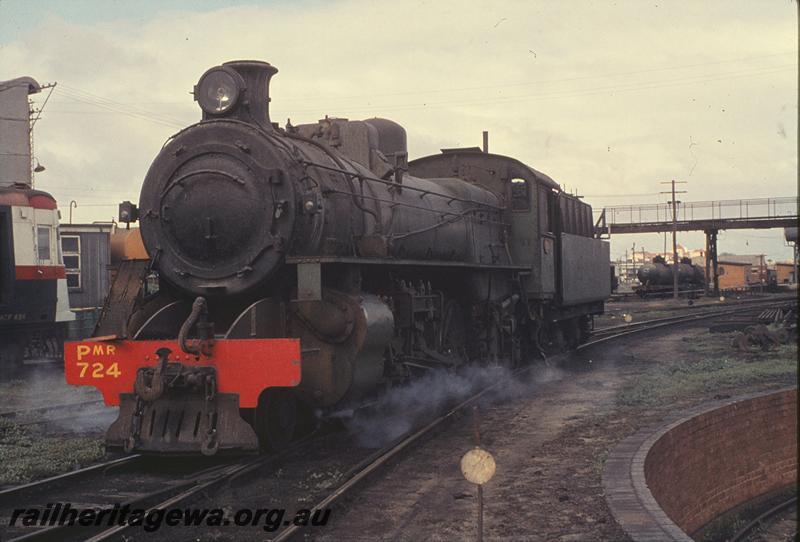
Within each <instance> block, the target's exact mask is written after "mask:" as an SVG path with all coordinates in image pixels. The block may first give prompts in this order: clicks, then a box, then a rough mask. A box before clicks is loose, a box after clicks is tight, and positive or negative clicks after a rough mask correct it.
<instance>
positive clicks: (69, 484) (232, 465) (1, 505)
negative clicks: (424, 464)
mask: <svg viewBox="0 0 800 542" xmlns="http://www.w3.org/2000/svg"><path fill="white" fill-rule="evenodd" d="M765 303H769V304H774V301H769V302H765ZM759 308H760V306H759V307H755V306H754V305H753V304H748V305H747V306H738V307H726V308H725V309H721V310H714V311H705V312H703V313H702V314H696V315H693V316H691V317H687V316H685V315H682V316H675V317H668V318H662V319H657V320H649V321H643V322H638V323H637V324H636V325H633V324H631V325H626V326H617V327H616V328H615V329H613V330H612V329H607V330H604V333H603V336H602V337H596V338H594V339H593V340H591V341H590V342H589V343H586V344H584V345H582V347H581V349H583V348H588V347H590V346H594V345H596V344H599V343H602V342H606V341H610V340H612V339H616V338H620V337H624V336H628V335H631V334H633V333H639V332H644V331H650V330H652V329H657V328H662V327H668V326H672V325H679V324H683V323H686V322H690V321H694V320H702V319H709V318H714V317H718V316H723V315H727V314H731V313H734V312H739V311H743V310H758V309H759ZM567 355H568V354H560V355H558V356H554V357H555V358H556V359H558V358H562V357H565V356H567ZM532 367H533V365H528V366H525V367H523V368H520V369H518V370H517V371H516V372H515V376H522V375H523V373H525V372H527V371H529V370H531V368H532ZM502 385H503V382H496V383H494V384H491V385H488V386H486V387H484V388H482V389H480V390H478V391H477V392H476V393H474V394H472V395H470V396H469V397H467V398H465V399H463V400H461V401H460V402H459V403H458V404H456V405H455V406H451V407H450V408H448V409H447V410H446V411H445V412H444V413H442V414H440V415H438V416H437V417H436V418H435V419H433V420H431V421H429V422H427V423H426V424H425V425H424V426H423V427H421V428H420V427H418V428H415V429H412V430H410V431H408V432H406V433H405V434H403V436H401V437H399V438H398V439H395V440H394V441H392V442H391V443H390V444H388V445H386V446H384V447H382V448H380V449H379V450H378V451H375V452H372V453H367V452H363V451H362V453H360V454H359V455H358V457H356V456H355V455H353V454H351V453H349V452H348V451H347V450H346V449H345V450H344V451H340V453H341V454H342V455H347V456H349V457H348V459H349V461H350V463H349V466H348V467H347V468H346V469H345V473H344V474H343V475H342V476H340V477H338V478H337V479H336V480H335V483H332V484H330V488H326V489H325V490H323V491H316V492H310V493H314V494H313V495H309V497H310V498H311V499H312V500H310V501H309V504H310V502H313V503H314V504H313V506H311V507H310V511H311V512H312V513H314V512H318V511H323V510H325V509H330V508H331V507H332V506H333V505H334V504H335V503H337V502H339V501H340V500H341V499H342V498H344V497H346V496H350V495H352V494H353V493H354V491H355V490H356V488H357V487H359V486H360V484H361V483H363V482H364V480H366V479H368V478H369V477H371V476H374V475H376V473H378V472H379V471H380V470H381V469H382V468H383V467H384V466H386V465H387V464H389V463H390V462H391V461H392V460H393V459H396V458H397V457H398V456H400V455H401V454H402V453H403V452H405V451H407V450H408V449H410V448H411V447H412V446H413V445H414V444H416V443H418V442H420V441H421V440H422V439H423V438H424V437H425V436H427V435H430V434H431V433H433V432H434V431H435V430H436V429H438V428H441V427H442V426H443V425H444V424H445V423H446V422H448V421H449V420H452V419H453V418H455V417H456V416H458V415H459V414H460V413H463V412H465V411H466V410H467V409H468V408H469V407H471V406H473V405H475V404H476V403H477V402H479V401H480V400H481V399H482V398H484V397H485V396H487V395H488V394H490V393H491V392H492V391H494V390H495V389H496V388H497V387H498V386H502ZM314 438H315V437H314V436H313V435H312V437H309V438H308V439H304V440H302V441H299V442H298V443H296V444H295V445H294V446H292V447H291V448H290V449H288V450H286V451H284V452H281V453H279V454H273V455H267V456H260V457H255V458H250V459H241V460H237V461H232V462H224V463H218V464H204V465H200V466H197V467H195V468H187V467H186V466H185V465H184V469H186V470H185V471H184V472H181V470H180V469H178V472H177V473H176V472H175V471H172V470H169V471H167V472H162V473H153V472H148V471H147V470H144V471H143V470H142V469H140V468H135V469H134V467H141V466H144V465H145V463H142V462H143V461H145V459H146V458H142V457H141V456H131V457H128V458H123V459H118V460H114V461H110V462H107V463H104V464H100V465H95V466H93V467H89V468H87V469H82V471H76V472H75V473H69V474H67V475H62V476H60V477H54V478H52V479H48V480H43V481H41V482H34V483H32V484H27V485H26V486H21V487H19V488H13V489H10V490H6V491H4V492H0V510H2V512H0V517H2V518H8V517H9V512H10V510H9V508H10V507H11V505H12V504H13V508H28V507H39V508H41V509H43V508H44V507H45V506H46V505H45V504H44V503H53V502H70V503H72V506H73V507H86V508H95V509H100V508H110V507H113V506H114V505H115V504H116V505H119V506H122V505H124V504H128V505H129V506H131V507H138V508H141V509H143V510H152V509H161V510H164V509H169V508H174V507H176V506H178V505H184V504H190V503H191V504H195V503H196V501H198V500H203V499H205V500H206V501H210V502H211V503H212V504H215V505H216V501H214V500H212V496H213V495H215V492H217V491H218V490H220V488H223V487H224V488H227V490H230V488H231V487H232V486H231V483H232V482H233V481H235V480H237V479H245V478H246V479H247V483H251V482H252V481H253V480H255V479H258V478H263V477H269V476H272V477H276V478H277V477H279V476H283V477H284V479H289V478H291V476H289V475H287V471H288V470H290V469H291V467H286V469H287V470H286V471H284V470H283V467H282V465H283V466H284V467H285V466H286V463H284V460H289V461H288V462H289V463H291V460H293V459H294V460H296V465H299V464H302V463H303V462H305V460H306V456H307V455H308V454H310V453H311V451H312V450H313V449H314V448H313V447H311V446H310V444H311V442H312V441H313V440H314ZM336 440H341V439H340V438H337V439H336ZM317 448H320V447H319V446H317ZM317 451H319V450H317ZM326 453H327V451H322V452H320V455H321V456H323V457H324V456H325V454H326ZM298 458H300V459H298ZM321 464H325V463H324V460H323V462H322V463H321ZM132 469H133V470H132ZM115 471H117V472H115ZM303 475H304V474H303V472H302V469H300V468H299V467H298V471H297V472H296V473H295V474H293V476H294V477H295V478H301V477H302V476H303ZM134 479H135V483H133V482H132V480H134ZM134 486H135V490H134ZM115 487H129V488H131V490H129V491H113V490H111V491H109V490H108V489H107V488H115ZM299 487H301V488H302V487H304V486H303V484H300V486H299ZM104 488H106V489H104ZM246 493H247V492H246ZM59 495H61V496H60V497H59ZM98 498H100V500H101V502H100V503H99V504H98V502H97V501H98ZM237 498H238V497H237V496H236V494H235V493H234V495H233V496H232V498H231V501H232V502H239V501H237ZM134 529H140V528H139V527H132V526H129V525H118V526H113V527H110V528H98V527H87V528H79V527H74V526H72V527H69V526H68V527H58V526H56V527H47V528H34V529H31V528H19V527H17V528H16V530H11V531H10V532H7V533H5V534H4V536H3V540H20V541H22V540H90V541H92V542H100V541H103V540H121V539H123V538H122V536H123V534H124V533H127V532H130V531H133V530H134ZM169 530H170V529H167V530H166V531H169ZM302 530H303V527H302V526H298V525H295V524H293V523H289V524H285V525H283V526H282V528H281V529H280V530H278V531H277V532H274V533H272V536H273V538H272V540H276V541H286V540H290V539H293V538H294V537H296V536H297V535H299V534H300V533H301V532H302ZM229 533H230V531H229ZM148 534H150V533H148ZM155 534H157V535H158V536H157V537H156V538H157V539H167V540H169V539H173V537H172V536H171V535H173V534H174V531H173V532H172V533H168V532H165V531H162V532H160V533H155ZM236 534H237V538H238V535H240V534H245V533H242V532H239V531H237V533H236ZM263 534H264V533H263V531H260V535H262V538H263ZM223 539H225V538H223Z"/></svg>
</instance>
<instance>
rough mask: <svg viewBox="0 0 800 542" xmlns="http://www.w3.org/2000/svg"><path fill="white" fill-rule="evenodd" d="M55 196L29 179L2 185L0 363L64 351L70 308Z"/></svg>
mask: <svg viewBox="0 0 800 542" xmlns="http://www.w3.org/2000/svg"><path fill="white" fill-rule="evenodd" d="M58 218H59V217H58V209H57V207H56V200H55V199H53V197H52V196H51V195H50V194H48V193H46V192H42V191H39V190H34V189H31V188H28V187H27V186H24V185H17V186H10V187H0V368H2V370H3V371H4V372H7V371H9V370H11V369H13V368H14V367H16V366H18V365H19V364H20V363H21V361H22V359H23V357H24V356H25V354H26V352H27V354H28V355H35V356H48V357H49V356H59V355H60V353H61V348H62V344H63V339H64V336H65V331H66V322H67V321H69V320H73V319H74V318H75V316H74V314H73V313H72V312H70V310H69V299H68V294H67V280H66V274H65V271H64V262H63V260H62V256H61V251H60V249H59V247H60V242H59V232H58Z"/></svg>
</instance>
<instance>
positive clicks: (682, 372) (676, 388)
mask: <svg viewBox="0 0 800 542" xmlns="http://www.w3.org/2000/svg"><path fill="white" fill-rule="evenodd" d="M734 335H735V334H734V333H715V334H711V333H707V334H704V335H701V336H699V337H695V338H693V339H689V340H688V341H687V345H686V348H685V351H686V353H687V358H695V359H694V360H688V359H687V360H679V361H676V362H675V363H670V364H658V365H655V366H653V368H652V369H651V370H650V371H648V372H647V373H645V374H644V375H642V376H641V377H639V378H637V379H636V380H635V381H633V382H630V383H628V384H627V385H625V386H624V387H623V388H622V390H621V391H620V392H619V394H618V395H617V402H618V403H619V404H621V405H624V406H653V405H661V404H666V403H669V402H672V401H674V400H676V399H680V398H682V397H687V396H691V395H696V394H700V393H708V392H715V391H718V390H721V389H725V388H735V387H738V386H742V385H745V384H752V383H759V382H770V381H774V382H779V381H789V380H795V379H796V378H797V345H796V344H789V345H782V346H780V347H779V348H777V349H775V350H771V351H768V352H753V353H746V354H740V353H738V352H737V351H736V350H735V349H734V347H733V346H732V344H731V342H732V339H733V336H734Z"/></svg>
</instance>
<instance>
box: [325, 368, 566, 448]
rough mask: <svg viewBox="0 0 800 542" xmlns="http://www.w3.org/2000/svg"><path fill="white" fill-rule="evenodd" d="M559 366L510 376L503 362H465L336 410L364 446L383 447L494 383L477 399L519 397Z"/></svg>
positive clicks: (553, 375)
mask: <svg viewBox="0 0 800 542" xmlns="http://www.w3.org/2000/svg"><path fill="white" fill-rule="evenodd" d="M562 374H563V371H561V370H560V369H557V368H554V367H550V366H539V367H535V368H533V369H532V370H531V371H530V372H528V373H525V375H524V376H522V377H515V376H514V374H513V373H512V372H511V371H510V370H509V369H507V368H505V367H500V366H475V365H473V366H469V367H466V368H464V369H463V370H459V371H458V372H449V371H444V370H437V371H431V372H430V373H428V374H426V375H425V376H423V377H421V378H418V379H416V380H413V381H411V382H410V383H409V384H408V385H404V386H400V387H396V388H391V389H390V390H388V391H387V392H386V393H385V394H383V395H382V396H380V397H378V399H377V401H375V402H374V403H371V404H370V405H368V406H367V407H366V408H359V409H355V410H354V411H340V412H338V413H334V414H333V416H338V417H342V418H343V421H344V425H345V427H346V428H347V429H348V431H349V432H350V433H351V434H352V435H354V436H355V437H356V442H357V443H358V445H360V446H363V447H367V448H378V447H381V446H385V445H386V444H388V443H390V442H392V441H393V440H395V439H397V438H399V437H400V436H402V435H403V434H405V433H407V432H408V431H410V430H411V429H413V428H418V427H421V426H422V425H423V424H424V423H425V422H426V421H429V420H432V419H433V418H434V417H435V416H437V415H441V414H443V413H444V411H445V409H446V408H448V407H453V406H455V405H456V404H458V403H459V402H461V401H463V400H465V399H467V398H469V397H470V396H471V395H473V394H475V393H477V392H479V391H480V390H482V389H484V388H486V387H488V386H490V385H493V384H496V385H495V386H494V388H492V390H491V391H489V392H488V393H487V394H486V395H484V396H483V397H482V398H481V404H482V405H486V404H495V403H500V402H505V401H509V400H513V399H515V398H519V397H523V396H525V395H527V394H530V393H531V392H533V391H534V390H535V389H536V387H537V385H538V384H541V383H543V382H547V381H552V380H557V379H559V378H561V375H562Z"/></svg>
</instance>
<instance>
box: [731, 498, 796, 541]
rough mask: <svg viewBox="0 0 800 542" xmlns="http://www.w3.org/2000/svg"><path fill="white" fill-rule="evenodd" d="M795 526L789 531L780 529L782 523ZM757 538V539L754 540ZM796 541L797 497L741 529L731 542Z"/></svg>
mask: <svg viewBox="0 0 800 542" xmlns="http://www.w3.org/2000/svg"><path fill="white" fill-rule="evenodd" d="M783 522H787V523H791V524H793V526H792V527H791V528H789V529H788V530H789V531H790V532H789V533H788V536H787V534H786V533H785V532H779V531H785V530H786V529H780V527H782V525H781V523H783ZM754 537H756V538H754ZM756 539H757V540H775V541H777V540H796V539H797V495H794V496H793V497H790V498H789V499H786V500H785V501H783V502H781V503H779V504H777V505H775V506H773V507H772V508H770V509H769V510H767V511H766V512H764V513H763V514H761V515H759V516H758V517H757V518H755V519H754V520H753V521H751V522H750V523H748V524H747V525H745V526H744V527H742V528H741V529H739V530H738V531H737V532H736V534H734V535H733V537H731V539H730V542H744V541H746V540H756Z"/></svg>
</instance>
